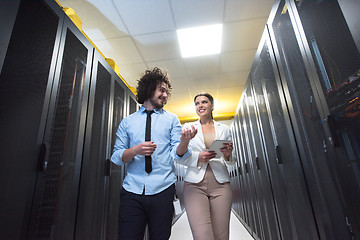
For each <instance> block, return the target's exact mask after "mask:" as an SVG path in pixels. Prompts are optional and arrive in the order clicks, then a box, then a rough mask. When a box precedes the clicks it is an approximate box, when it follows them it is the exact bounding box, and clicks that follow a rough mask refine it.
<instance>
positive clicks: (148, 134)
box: [145, 110, 154, 173]
mask: <svg viewBox="0 0 360 240" xmlns="http://www.w3.org/2000/svg"><path fill="white" fill-rule="evenodd" d="M145 112H146V113H147V117H146V129H145V141H150V140H151V114H152V113H153V112H154V110H151V111H149V110H145ZM151 170H152V166H151V156H145V171H146V172H147V173H150V172H151Z"/></svg>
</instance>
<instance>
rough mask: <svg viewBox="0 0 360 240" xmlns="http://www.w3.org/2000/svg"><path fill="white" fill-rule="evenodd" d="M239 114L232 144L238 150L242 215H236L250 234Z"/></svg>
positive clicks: (249, 208)
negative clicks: (235, 136)
mask: <svg viewBox="0 0 360 240" xmlns="http://www.w3.org/2000/svg"><path fill="white" fill-rule="evenodd" d="M240 114H241V112H239V113H237V115H236V120H235V121H236V122H235V124H236V126H237V127H236V135H237V138H236V141H235V140H234V141H235V142H234V145H235V144H236V148H237V149H238V155H237V158H238V163H239V167H240V169H239V182H240V183H241V185H240V186H241V188H240V189H238V193H237V194H239V203H240V204H241V208H242V213H241V212H240V213H238V214H239V215H240V217H241V218H242V222H243V224H244V225H245V226H246V227H247V228H248V230H249V232H252V231H253V230H252V229H251V226H253V224H252V219H251V218H250V215H251V212H252V211H251V198H250V191H251V189H250V188H249V182H248V176H247V175H248V167H247V163H246V156H245V154H246V152H245V148H244V146H245V145H244V139H243V134H242V131H243V130H242V116H241V115H240Z"/></svg>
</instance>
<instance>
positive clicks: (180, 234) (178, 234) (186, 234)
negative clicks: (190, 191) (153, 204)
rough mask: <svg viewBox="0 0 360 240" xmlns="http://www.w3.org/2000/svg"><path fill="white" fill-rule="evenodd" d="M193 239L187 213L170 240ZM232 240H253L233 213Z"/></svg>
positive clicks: (231, 221) (181, 218)
mask: <svg viewBox="0 0 360 240" xmlns="http://www.w3.org/2000/svg"><path fill="white" fill-rule="evenodd" d="M191 239H192V235H191V230H190V226H189V222H188V219H187V216H186V212H184V213H183V214H182V215H181V217H180V218H179V220H177V221H176V223H175V224H174V226H173V227H172V230H171V237H170V240H191ZM230 240H253V238H252V237H251V235H250V234H249V232H248V231H247V230H246V229H245V227H244V226H243V225H242V224H241V222H240V221H239V220H238V219H237V218H236V216H235V215H234V214H233V213H231V217H230Z"/></svg>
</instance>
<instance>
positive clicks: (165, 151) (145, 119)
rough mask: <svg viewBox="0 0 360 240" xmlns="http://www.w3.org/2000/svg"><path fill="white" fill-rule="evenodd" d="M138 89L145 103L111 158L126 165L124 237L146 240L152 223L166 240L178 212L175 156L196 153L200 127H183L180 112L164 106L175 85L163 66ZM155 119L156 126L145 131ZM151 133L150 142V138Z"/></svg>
mask: <svg viewBox="0 0 360 240" xmlns="http://www.w3.org/2000/svg"><path fill="white" fill-rule="evenodd" d="M136 90H137V96H136V97H137V101H138V102H139V103H140V104H143V105H142V106H141V108H140V110H139V111H137V112H135V113H133V114H131V115H130V116H128V117H126V118H125V119H123V120H122V122H121V123H120V125H119V128H118V130H117V132H116V136H117V138H116V142H115V147H114V151H113V155H112V156H111V161H112V162H114V163H115V164H117V165H124V164H125V163H127V174H126V177H125V179H124V182H123V188H122V190H121V196H120V210H119V239H121V240H127V239H128V240H136V239H139V240H142V239H143V237H144V232H145V227H146V224H148V227H149V233H150V239H152V240H155V239H156V240H162V239H164V240H165V239H169V237H170V234H171V225H172V218H173V212H174V207H173V204H172V202H173V199H174V194H175V181H176V177H175V169H174V168H175V167H174V163H173V159H180V158H187V157H189V155H191V152H190V150H188V144H189V141H190V139H192V138H193V137H194V136H195V135H196V133H197V131H196V130H195V129H194V128H193V129H189V130H188V129H187V130H183V131H182V130H181V125H180V122H179V119H178V118H177V116H176V115H175V114H172V113H170V112H167V111H165V110H164V109H163V107H164V105H165V104H166V102H167V99H168V96H169V91H170V90H171V83H170V80H169V78H168V77H167V74H166V73H164V72H163V71H162V70H161V69H160V68H154V69H152V70H146V71H145V74H144V76H143V77H142V78H140V80H138V86H137V89H136ZM146 111H148V112H149V113H147V112H146ZM151 111H153V112H151ZM150 123H151V130H150V129H149V130H146V126H147V125H148V124H150ZM148 134H149V135H150V136H151V140H150V139H146V138H149V136H148Z"/></svg>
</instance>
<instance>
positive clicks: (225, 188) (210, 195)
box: [184, 165, 232, 240]
mask: <svg viewBox="0 0 360 240" xmlns="http://www.w3.org/2000/svg"><path fill="white" fill-rule="evenodd" d="M184 201H185V209H186V214H187V216H188V219H189V223H190V228H191V231H192V235H193V238H194V239H195V240H228V239H229V222H230V212H231V203H232V190H231V187H230V183H229V182H227V183H218V182H217V181H216V179H215V176H214V173H213V171H212V170H211V167H210V165H208V167H207V169H206V173H205V176H204V179H203V180H202V181H201V182H200V183H189V182H185V185H184Z"/></svg>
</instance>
